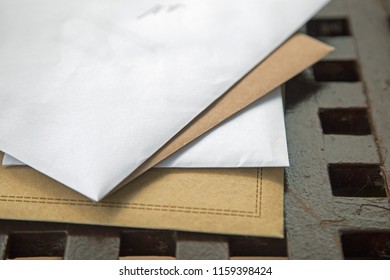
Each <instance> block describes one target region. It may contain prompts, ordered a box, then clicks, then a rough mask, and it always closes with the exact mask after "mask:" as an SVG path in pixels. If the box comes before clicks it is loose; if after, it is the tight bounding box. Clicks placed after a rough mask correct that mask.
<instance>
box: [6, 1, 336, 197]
mask: <svg viewBox="0 0 390 280" xmlns="http://www.w3.org/2000/svg"><path fill="white" fill-rule="evenodd" d="M327 2H328V1H327V0H295V1H290V0H263V1H260V0H247V1H245V2H239V1H233V0H232V1H227V0H207V1H200V0H187V1H184V0H182V1H179V0H176V1H161V0H160V1H157V0H147V1H135V0H134V1H129V0H117V1H110V0H95V1H88V0H50V1H49V0H35V1H29V0H0V37H1V38H2V43H1V44H0V77H1V78H0V150H2V151H4V152H6V153H9V154H11V155H13V156H15V157H16V158H18V159H20V160H21V161H23V162H25V163H26V164H28V165H30V166H32V167H33V168H35V169H37V170H39V171H41V172H43V173H45V174H47V175H48V176H50V177H52V178H54V179H56V180H58V181H60V182H62V183H63V184H65V185H67V186H69V187H71V188H73V189H75V190H76V191H78V192H80V193H82V194H84V195H86V196H88V197H90V198H91V199H93V200H100V199H101V198H102V197H104V196H105V195H106V194H107V193H108V192H110V191H111V190H112V189H113V188H114V187H115V186H116V185H118V184H119V183H120V182H121V181H122V180H123V179H124V178H126V177H127V176H128V175H129V174H130V173H131V172H132V171H134V170H135V169H136V168H137V167H138V166H139V165H140V164H142V163H143V162H144V161H145V160H146V159H147V158H148V157H150V156H151V155H152V154H153V153H154V152H155V151H156V150H157V149H158V148H160V147H161V146H162V145H163V144H165V143H166V142H167V141H168V140H169V139H170V138H171V137H172V136H174V135H175V134H176V133H177V132H178V131H179V130H180V129H181V128H183V127H184V126H185V125H186V124H187V123H188V122H190V121H191V120H192V119H193V118H194V117H195V116H196V115H197V114H199V113H200V112H201V111H202V110H204V109H205V108H206V107H207V106H208V105H209V104H210V103H211V102H212V101H214V100H215V99H216V98H218V97H219V96H220V95H221V94H223V93H224V92H225V91H226V90H227V89H229V88H230V87H231V86H232V85H233V84H234V83H235V82H236V81H237V80H238V79H240V78H241V77H242V76H243V75H244V74H245V73H247V72H248V71H249V70H250V69H252V68H253V67H254V66H255V65H256V64H257V63H259V62H260V61H261V60H263V59H264V58H265V57H266V56H267V55H268V54H269V53H270V52H271V51H273V50H274V49H275V48H276V47H277V46H278V45H280V44H281V43H282V42H283V41H284V40H285V39H286V38H287V37H289V36H290V35H291V34H292V33H293V32H294V31H295V30H297V29H298V28H299V27H300V26H301V25H302V24H303V23H304V22H305V21H306V20H307V19H308V18H310V17H311V16H312V15H313V14H314V13H315V12H316V11H317V10H318V9H320V8H321V7H322V6H323V5H324V4H325V3H327ZM281 19H283V20H281ZM43 155H44V156H43Z"/></svg>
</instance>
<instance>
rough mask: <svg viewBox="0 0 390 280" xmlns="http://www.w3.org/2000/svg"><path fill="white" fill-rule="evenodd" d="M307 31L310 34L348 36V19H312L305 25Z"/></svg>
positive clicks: (349, 31)
mask: <svg viewBox="0 0 390 280" xmlns="http://www.w3.org/2000/svg"><path fill="white" fill-rule="evenodd" d="M306 27H307V33H308V34H309V35H311V36H317V37H319V36H350V35H351V30H350V28H349V24H348V20H347V19H344V18H340V19H313V20H311V21H309V22H308V23H307V25H306Z"/></svg>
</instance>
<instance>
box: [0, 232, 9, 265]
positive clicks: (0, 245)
mask: <svg viewBox="0 0 390 280" xmlns="http://www.w3.org/2000/svg"><path fill="white" fill-rule="evenodd" d="M7 241H8V235H6V234H0V260H3V259H4V258H5V251H6V248H7Z"/></svg>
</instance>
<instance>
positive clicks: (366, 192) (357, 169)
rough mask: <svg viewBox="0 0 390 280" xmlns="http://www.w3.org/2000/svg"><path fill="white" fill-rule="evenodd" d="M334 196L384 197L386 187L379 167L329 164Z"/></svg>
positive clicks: (372, 165)
mask: <svg viewBox="0 0 390 280" xmlns="http://www.w3.org/2000/svg"><path fill="white" fill-rule="evenodd" d="M328 171H329V178H330V184H331V186H332V193H333V195H334V196H346V197H386V189H385V188H386V186H385V182H384V179H383V175H382V170H381V168H380V166H379V165H375V164H329V165H328Z"/></svg>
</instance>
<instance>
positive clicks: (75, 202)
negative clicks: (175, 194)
mask: <svg viewBox="0 0 390 280" xmlns="http://www.w3.org/2000/svg"><path fill="white" fill-rule="evenodd" d="M259 169H260V171H259ZM259 173H260V176H259ZM259 181H260V182H259ZM262 185H263V169H262V168H258V169H257V182H256V206H255V207H256V208H255V212H252V211H240V210H228V209H218V208H204V207H200V208H197V207H187V206H174V205H157V204H145V203H128V202H119V201H112V202H111V201H104V202H101V203H99V204H97V203H91V202H90V201H88V200H82V199H61V198H51V197H35V196H32V197H28V196H15V195H8V196H7V195H0V201H6V202H18V203H21V202H24V203H39V204H51V205H72V206H87V207H109V208H126V209H135V210H148V211H165V212H167V211H168V212H182V213H194V214H209V215H222V216H236V217H249V218H260V217H261V207H260V200H261V197H262ZM21 199H23V200H21ZM164 208H165V209H164ZM257 213H258V215H257ZM253 214H255V215H253Z"/></svg>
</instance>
